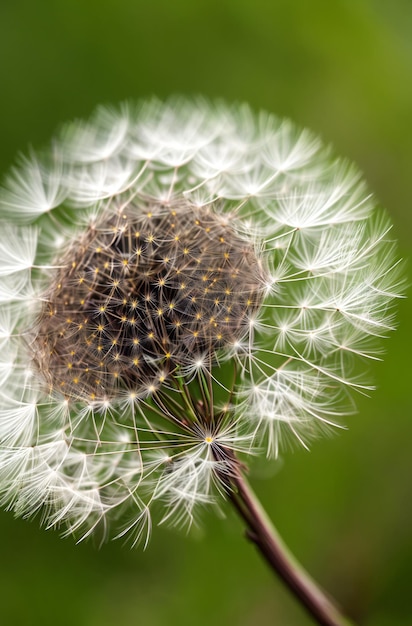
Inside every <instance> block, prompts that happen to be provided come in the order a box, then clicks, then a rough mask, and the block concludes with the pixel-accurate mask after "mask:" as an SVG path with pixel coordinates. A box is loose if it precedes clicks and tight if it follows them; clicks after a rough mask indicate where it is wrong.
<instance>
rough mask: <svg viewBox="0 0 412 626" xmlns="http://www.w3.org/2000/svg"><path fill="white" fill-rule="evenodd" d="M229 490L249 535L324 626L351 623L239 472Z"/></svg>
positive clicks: (348, 624) (346, 625)
mask: <svg viewBox="0 0 412 626" xmlns="http://www.w3.org/2000/svg"><path fill="white" fill-rule="evenodd" d="M232 483H233V487H234V490H233V491H231V492H229V497H230V499H231V501H232V502H233V504H234V506H235V508H236V509H237V511H238V513H239V514H240V516H241V517H242V518H243V520H244V521H245V522H246V524H247V537H248V538H249V539H250V540H251V541H252V542H253V543H254V544H255V546H256V547H257V549H258V550H259V551H260V553H261V554H262V556H263V558H264V559H265V560H266V561H267V563H268V564H269V565H270V567H271V568H272V569H273V570H274V571H275V572H276V573H277V574H278V575H279V576H280V577H281V578H282V580H283V581H284V583H285V584H286V585H287V586H288V587H289V589H290V590H291V591H292V593H293V594H294V595H295V596H296V597H297V598H298V600H299V601H300V602H301V603H302V604H303V606H304V607H305V608H306V609H307V611H308V612H309V613H310V614H311V615H312V617H313V618H314V619H315V621H316V622H317V623H318V624H320V625H321V626H351V624H352V622H350V621H349V620H348V619H347V618H346V617H345V616H344V615H343V614H342V613H341V612H340V611H339V609H338V607H337V606H336V605H335V603H334V602H333V600H332V599H330V598H329V597H328V596H327V595H326V593H325V592H324V591H323V590H322V589H321V588H320V587H319V586H318V585H317V584H316V583H315V581H314V580H313V579H312V578H311V577H310V576H309V574H308V573H307V572H306V571H305V570H304V569H303V567H302V566H301V565H300V564H299V563H298V562H297V561H296V559H295V557H294V556H293V555H292V554H291V552H290V551H289V549H288V547H287V546H286V545H285V544H284V542H283V541H282V538H281V537H280V536H279V534H278V532H277V530H276V529H275V527H274V526H273V524H272V522H271V521H270V519H269V518H268V516H267V514H266V512H265V510H264V509H263V508H262V505H261V504H260V502H259V500H258V499H257V497H256V495H255V494H254V493H253V491H252V489H251V487H250V486H249V484H248V483H247V481H246V479H245V478H244V476H243V475H242V474H241V473H240V471H239V472H237V474H236V475H235V476H234V477H233V479H232Z"/></svg>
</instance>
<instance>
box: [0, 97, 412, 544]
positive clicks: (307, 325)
mask: <svg viewBox="0 0 412 626" xmlns="http://www.w3.org/2000/svg"><path fill="white" fill-rule="evenodd" d="M0 203H1V211H2V213H1V224H0V226H1V231H0V232H1V234H0V346H1V354H0V384H1V390H0V494H1V495H0V498H1V503H2V504H3V505H4V506H5V507H8V508H10V509H13V510H14V511H15V512H16V514H17V515H22V516H30V515H34V514H36V513H37V512H39V511H41V515H42V519H43V520H44V523H45V524H46V526H47V527H51V526H63V527H65V529H66V532H69V533H70V532H73V533H74V534H76V535H77V536H80V537H87V536H88V535H89V534H90V533H91V532H93V531H94V530H95V529H97V528H99V527H102V528H104V529H105V531H106V530H107V532H108V533H109V534H110V533H111V534H112V535H113V534H116V533H117V536H124V535H125V534H126V533H128V532H130V533H131V535H132V541H133V542H136V541H137V540H139V539H141V538H144V537H146V538H147V536H148V535H147V533H148V532H149V531H150V529H151V525H152V522H151V517H150V516H151V510H152V505H154V504H156V505H158V504H159V503H162V504H163V505H164V514H163V518H162V520H161V521H164V522H165V521H171V522H172V523H178V524H180V523H183V522H184V521H186V522H188V523H189V524H190V523H191V522H192V521H193V519H195V518H196V509H197V506H198V505H208V504H210V503H214V504H216V503H217V502H218V500H219V498H220V497H221V496H222V495H225V494H227V493H228V490H229V491H230V489H232V487H233V485H232V481H233V479H234V477H236V476H237V475H238V472H239V471H240V467H241V461H240V459H241V460H242V463H243V462H245V461H246V459H247V457H248V455H250V454H255V453H259V452H263V453H264V454H267V455H277V454H278V453H279V449H280V447H281V445H282V443H283V441H284V440H285V439H288V438H294V439H296V440H297V441H299V442H300V443H301V444H302V445H304V446H307V445H308V442H309V441H310V440H311V439H313V437H314V436H316V434H317V433H319V432H321V431H322V430H324V429H328V428H331V427H332V425H333V424H335V423H336V424H339V416H341V415H344V414H346V413H348V412H349V411H351V410H352V408H353V407H352V401H351V400H350V394H349V392H350V391H351V390H353V391H356V390H358V391H360V392H362V391H365V390H366V389H367V388H368V387H367V385H365V383H364V382H363V381H362V380H361V379H360V378H359V373H358V370H357V369H356V368H355V369H354V368H353V361H354V360H355V361H356V359H363V357H370V358H378V356H377V355H378V354H379V352H378V351H377V348H376V346H375V345H374V338H375V337H377V336H378V337H381V336H383V335H386V333H387V331H389V330H390V329H391V328H393V313H392V309H391V303H392V301H393V298H394V297H396V296H397V295H398V294H399V292H400V290H401V280H400V278H399V277H400V270H399V265H398V264H397V263H396V253H395V251H394V245H393V243H392V241H391V240H390V234H389V226H388V224H387V222H386V220H385V219H383V218H382V217H380V214H379V213H378V212H377V210H376V209H375V208H374V204H373V199H372V198H371V196H370V195H369V194H368V193H367V192H366V190H365V185H364V183H363V182H362V180H361V178H360V176H359V173H358V172H357V171H356V170H355V168H353V167H352V166H349V165H348V164H347V163H346V162H343V161H339V160H337V159H336V158H334V157H333V155H331V151H330V150H329V149H327V148H325V147H324V146H323V145H322V144H321V142H320V141H319V140H318V139H317V138H316V137H314V136H312V134H311V133H309V132H307V131H299V130H298V129H296V128H295V127H294V126H293V125H292V124H291V123H289V122H282V121H279V120H277V119H276V118H274V117H272V116H264V115H261V116H260V117H259V116H257V117H255V116H254V115H253V114H252V113H251V111H250V110H249V109H248V108H247V107H244V106H240V107H232V108H227V107H225V106H224V105H213V104H209V103H207V102H204V101H196V102H193V103H190V102H186V101H183V100H179V99H177V100H170V101H168V102H166V103H160V102H157V101H150V102H148V103H146V104H143V105H142V106H140V107H138V108H134V107H127V106H123V107H122V108H120V109H119V110H118V111H117V110H112V109H104V108H101V109H99V110H98V111H97V113H96V115H95V116H94V117H93V118H92V120H91V121H90V122H87V123H83V122H74V123H72V124H70V125H69V126H67V127H66V128H65V129H64V130H63V131H62V133H61V135H60V136H59V137H58V138H57V140H56V141H55V142H54V143H53V150H52V151H51V156H50V158H49V159H48V161H45V160H40V159H37V158H36V157H35V155H33V154H32V155H31V156H30V158H29V159H26V160H23V161H22V162H21V164H20V166H19V167H17V168H15V169H14V170H12V172H11V174H10V175H9V176H8V178H6V181H5V185H4V189H3V191H2V193H1V196H0ZM111 528H114V529H115V530H114V533H112V532H111V531H110V529H111ZM145 529H146V531H145Z"/></svg>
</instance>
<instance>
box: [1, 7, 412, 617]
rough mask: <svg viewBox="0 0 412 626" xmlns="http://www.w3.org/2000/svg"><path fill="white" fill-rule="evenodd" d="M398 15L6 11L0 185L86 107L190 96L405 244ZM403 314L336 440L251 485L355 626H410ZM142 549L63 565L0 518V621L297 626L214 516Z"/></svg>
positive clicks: (234, 534) (53, 537)
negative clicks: (370, 208) (338, 172)
mask: <svg viewBox="0 0 412 626" xmlns="http://www.w3.org/2000/svg"><path fill="white" fill-rule="evenodd" d="M411 33H412V3H411V2H410V0H392V2H385V1H383V0H334V1H333V2H331V1H330V0H329V1H327V0H324V1H322V0H312V1H311V2H309V1H307V2H306V1H305V0H295V1H294V0H288V1H287V0H274V1H272V2H271V3H269V2H268V0H253V1H252V0H232V1H231V0H197V1H196V0H173V1H171V0H151V1H150V0H147V1H146V2H140V1H139V0H117V1H116V2H114V0H112V1H110V0H54V1H53V0H36V1H33V0H14V1H13V2H11V0H1V4H0V59H1V62H0V85H1V97H0V133H1V143H0V171H1V172H5V171H6V170H7V169H8V167H9V166H10V164H11V163H12V161H13V160H14V157H15V154H16V152H17V151H18V150H24V151H25V150H26V149H27V146H28V144H32V145H34V146H35V147H36V146H41V145H43V144H45V143H47V141H48V139H49V138H50V136H51V135H52V134H53V132H54V129H55V128H56V126H58V125H59V124H60V123H61V122H63V121H65V120H67V119H71V118H73V117H82V116H87V115H88V114H89V113H90V112H91V111H92V110H93V109H94V107H95V105H96V104H97V103H101V102H103V103H114V102H118V101H120V100H122V99H125V98H142V97H144V96H148V95H152V94H156V95H158V96H167V95H169V94H171V93H175V92H179V93H187V94H193V93H195V94H197V93H201V94H204V95H206V96H211V97H214V96H220V97H223V98H225V99H227V100H228V101H233V100H241V101H243V100H245V101H248V102H249V103H250V104H251V105H252V106H253V107H254V108H255V109H260V108H264V109H267V110H268V111H272V112H276V113H277V114H279V115H286V116H288V117H291V118H292V119H294V120H295V121H296V122H298V123H299V124H300V125H304V126H309V127H310V128H312V129H313V130H315V131H317V132H318V133H320V134H321V135H322V136H323V138H324V139H325V141H327V142H332V143H333V144H334V145H335V147H336V149H337V152H338V153H341V154H342V155H345V156H347V157H350V158H351V159H353V160H354V161H356V162H357V163H358V164H359V165H360V167H361V168H362V169H363V171H364V173H365V176H366V178H367V180H368V181H369V184H370V187H371V188H372V189H373V190H374V191H375V193H376V195H377V197H378V198H379V200H380V201H381V203H382V204H384V205H385V206H386V207H387V208H388V211H389V213H390V214H391V216H392V219H393V221H394V223H395V228H394V232H395V234H396V236H397V237H398V238H399V240H400V247H401V254H402V255H403V256H406V257H408V256H409V257H410V246H411V242H412V207H411V199H412V174H411V170H412V37H410V35H411ZM411 314H412V300H411V299H409V300H406V301H402V302H401V303H400V306H399V322H400V327H399V330H398V331H397V332H396V333H395V334H394V335H393V336H392V337H391V338H390V340H389V341H387V343H386V348H387V355H386V359H385V361H384V363H383V364H382V363H381V364H376V365H373V364H372V375H373V376H374V379H375V382H376V384H377V386H378V390H377V391H376V392H375V393H374V394H373V396H372V398H371V399H367V398H360V399H359V415H357V416H355V417H352V418H350V419H349V430H348V431H344V432H343V433H337V434H336V436H335V437H334V438H332V439H329V440H327V439H325V440H319V441H317V442H315V443H314V444H313V446H312V451H311V452H310V453H308V452H306V451H304V450H299V449H296V450H295V451H293V452H290V451H289V452H286V453H285V454H284V456H283V458H282V459H281V462H280V463H278V464H273V465H269V466H265V465H264V464H262V467H257V468H256V472H255V475H254V476H253V477H252V482H253V485H254V486H255V488H256V491H257V492H258V493H259V495H260V497H261V499H262V501H263V502H264V504H265V506H266V507H267V509H268V511H269V513H270V515H271V517H272V519H273V520H274V521H275V523H276V525H277V527H278V529H279V530H280V532H281V534H282V535H283V537H284V538H285V540H286V541H287V543H288V544H289V545H290V547H291V548H292V550H293V551H294V552H295V554H296V555H297V556H298V557H299V559H300V560H301V561H302V562H303V564H304V565H305V566H306V567H307V568H308V569H309V571H310V572H311V573H312V574H313V575H314V576H315V578H317V579H318V580H319V581H320V582H321V583H322V584H323V585H324V586H325V587H326V588H327V589H329V590H330V591H331V592H332V594H333V595H335V596H336V598H337V599H338V600H339V602H340V603H341V604H342V605H343V606H344V607H345V608H346V610H347V611H348V612H349V614H350V615H351V616H352V617H354V618H355V619H356V620H357V621H358V623H359V624H363V625H368V626H369V625H370V626H372V625H373V626H401V625H402V626H403V625H410V624H412V497H411V496H412V494H411V491H412V490H411V474H412V401H411V388H412V385H411V371H412V368H411V354H412V341H411V330H410V327H411V320H412V315H411ZM226 512H227V518H226V519H220V518H218V517H216V516H215V514H214V513H213V512H205V514H204V516H203V527H202V529H200V530H195V531H194V532H192V533H191V534H190V535H189V536H186V535H184V534H183V533H180V532H179V531H177V530H175V531H173V530H167V529H163V528H158V529H155V531H154V533H153V538H152V541H151V544H150V547H149V549H148V550H147V551H146V552H142V551H141V550H139V549H137V550H130V549H129V548H128V547H124V546H122V544H121V542H112V543H110V544H108V545H105V546H104V547H103V548H102V549H101V550H97V549H96V548H95V547H94V546H93V544H92V543H87V544H81V545H78V546H76V545H75V544H74V543H73V541H72V540H71V539H66V540H62V539H60V538H59V536H58V533H56V532H52V531H50V532H46V531H44V530H39V529H38V521H37V520H35V521H34V522H32V523H28V522H25V521H22V520H14V519H13V517H12V515H11V514H8V513H4V512H1V513H0V555H1V557H0V558H1V561H0V621H1V623H2V624H5V625H10V626H14V625H19V626H20V625H23V624H24V625H28V626H31V625H37V624H42V625H44V626H49V625H50V626H51V625H55V624H58V625H59V626H66V625H72V624H76V625H78V626H113V625H123V624H124V625H126V626H129V625H132V624H133V625H134V624H138V625H139V626H141V625H144V626H146V625H147V626H153V625H155V626H163V625H166V624H167V625H168V626H192V625H193V624H196V625H199V626H203V625H206V624H207V625H210V624H213V625H214V626H225V625H227V624H233V625H234V626H252V625H255V624H258V625H259V626H269V625H273V624H276V625H279V626H305V625H308V626H309V625H310V624H311V623H312V621H311V620H310V619H309V618H308V617H307V616H306V614H305V613H304V611H303V610H302V609H301V608H300V607H299V606H297V604H296V603H295V601H294V599H293V598H292V597H291V596H290V595H289V593H288V592H287V591H286V590H285V589H284V588H283V586H282V584H281V583H280V582H278V581H277V580H275V579H274V578H273V577H272V574H271V573H270V572H269V571H268V570H267V569H266V566H265V565H264V563H263V562H262V561H261V560H260V557H259V555H258V554H257V553H255V551H254V548H253V547H252V545H250V544H248V543H247V541H245V539H244V538H243V536H242V526H241V524H240V522H238V521H237V519H236V518H235V515H234V514H232V513H231V511H229V510H227V511H226Z"/></svg>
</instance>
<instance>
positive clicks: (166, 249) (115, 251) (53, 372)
mask: <svg viewBox="0 0 412 626" xmlns="http://www.w3.org/2000/svg"><path fill="white" fill-rule="evenodd" d="M59 266H60V269H59V270H57V272H56V274H55V276H54V279H53V281H52V283H51V285H50V287H49V289H48V290H47V293H46V294H45V297H44V305H43V308H42V310H41V313H40V315H39V319H38V321H37V325H36V329H35V333H34V339H33V342H32V348H33V354H34V359H35V361H36V364H37V367H38V369H39V370H40V372H42V374H43V375H44V377H45V378H46V379H47V381H48V384H49V385H50V387H51V389H52V390H59V391H61V392H62V393H63V394H64V395H65V396H67V397H72V398H76V399H86V400H88V401H93V400H96V401H100V400H103V399H110V398H113V397H115V396H116V394H117V393H118V391H119V389H123V390H124V389H126V390H130V391H132V392H134V393H135V394H136V396H137V397H139V396H142V395H147V394H148V393H150V392H152V391H154V390H155V389H157V388H158V387H159V386H160V385H161V384H162V383H163V382H164V381H165V379H166V378H167V377H168V376H170V374H171V373H172V372H173V371H176V368H179V369H180V370H181V369H182V368H183V371H185V368H190V367H191V366H193V364H194V363H195V361H196V360H198V359H199V357H203V356H205V355H206V357H207V358H208V359H209V362H210V363H213V362H214V359H215V356H216V351H217V350H219V349H220V348H222V347H225V346H229V345H231V344H233V343H234V342H236V341H238V340H239V339H241V338H242V337H243V336H244V335H245V334H246V333H247V332H248V328H249V323H250V319H251V316H253V315H254V314H255V313H256V311H257V309H258V308H259V306H260V304H261V301H262V294H263V287H264V284H265V271H264V269H263V267H262V263H261V261H260V260H259V259H258V257H257V255H256V253H255V250H254V248H253V245H252V244H251V243H250V242H249V241H247V240H246V239H245V238H244V237H243V236H241V235H239V234H238V233H237V231H236V229H235V227H234V226H233V222H229V220H228V219H227V217H225V216H221V215H219V214H218V213H217V212H215V211H213V209H205V208H196V207H193V206H189V205H187V204H186V203H184V204H181V205H177V206H175V207H173V208H171V207H170V206H164V205H162V204H160V203H159V204H155V203H153V204H151V205H150V206H148V205H146V206H145V207H143V208H142V207H141V206H137V205H135V204H132V203H130V204H129V205H128V206H127V207H126V208H124V207H123V208H122V210H118V211H113V210H111V211H110V213H106V214H105V215H104V216H103V218H102V219H101V220H100V221H99V222H98V223H97V224H94V225H91V226H89V228H88V229H87V231H86V232H85V234H84V235H83V237H82V238H80V240H79V239H78V240H77V241H75V242H73V243H72V244H71V246H70V247H69V249H68V251H67V252H66V254H65V256H64V258H63V261H61V260H60V261H59Z"/></svg>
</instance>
